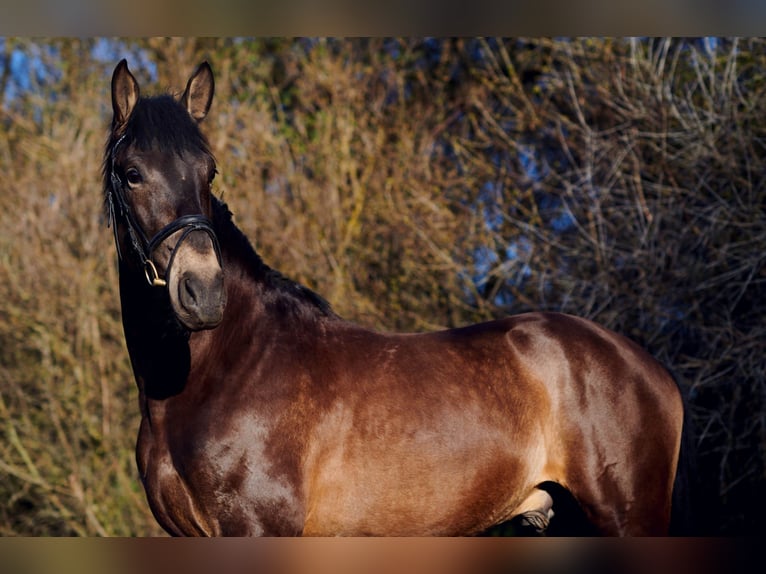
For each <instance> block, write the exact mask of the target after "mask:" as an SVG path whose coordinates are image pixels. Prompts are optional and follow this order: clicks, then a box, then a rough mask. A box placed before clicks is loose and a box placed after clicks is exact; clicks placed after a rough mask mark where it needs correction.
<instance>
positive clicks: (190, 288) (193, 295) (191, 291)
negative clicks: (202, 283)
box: [183, 277, 197, 305]
mask: <svg viewBox="0 0 766 574" xmlns="http://www.w3.org/2000/svg"><path fill="white" fill-rule="evenodd" d="M183 284H184V291H186V295H187V297H188V301H189V303H191V304H193V305H194V304H196V303H197V292H196V289H195V287H194V281H193V279H191V278H189V277H187V278H186V279H184V282H183Z"/></svg>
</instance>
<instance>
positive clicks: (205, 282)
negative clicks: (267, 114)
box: [104, 60, 226, 330]
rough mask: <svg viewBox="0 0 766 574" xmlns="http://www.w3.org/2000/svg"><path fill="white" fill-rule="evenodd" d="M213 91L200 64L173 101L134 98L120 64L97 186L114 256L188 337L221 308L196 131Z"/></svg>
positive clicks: (208, 159) (207, 171)
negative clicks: (142, 278)
mask: <svg viewBox="0 0 766 574" xmlns="http://www.w3.org/2000/svg"><path fill="white" fill-rule="evenodd" d="M213 91H214V84H213V74H212V71H211V70H210V66H208V64H207V63H206V62H205V63H203V64H201V65H200V66H199V67H198V68H197V70H196V71H195V72H194V74H192V76H191V78H190V79H189V81H188V83H187V85H186V90H185V91H184V93H183V95H182V96H181V97H180V98H179V99H175V98H173V97H171V96H158V97H153V98H141V97H140V92H139V87H138V82H136V79H135V78H134V77H133V75H132V74H131V73H130V71H129V70H128V66H127V63H126V62H125V60H122V61H121V62H120V63H119V64H118V65H117V67H116V68H115V70H114V74H113V76H112V108H113V111H114V117H113V119H112V129H111V133H110V137H109V142H108V144H107V149H106V159H105V163H104V176H105V177H104V179H105V189H106V200H107V207H108V209H109V216H110V222H111V224H112V225H114V228H115V240H116V242H117V250H118V253H119V254H120V257H121V258H122V259H123V261H124V262H125V264H126V265H127V266H129V267H130V268H131V269H133V271H134V272H137V273H140V272H143V273H145V275H146V278H147V281H148V282H149V284H150V285H152V286H153V287H154V288H158V289H167V290H168V295H169V297H170V303H171V305H172V307H173V310H174V312H175V314H176V316H177V317H178V319H179V320H180V321H181V323H182V324H183V325H184V326H186V327H187V328H189V329H191V330H200V329H210V328H213V327H215V326H217V325H218V324H219V323H220V322H221V319H222V317H223V309H224V306H225V302H226V296H225V290H224V285H223V269H222V263H221V252H220V247H219V245H218V239H217V237H216V234H215V230H214V228H213V223H212V222H211V220H210V219H209V217H210V215H211V192H210V187H211V183H212V181H213V177H214V176H215V173H216V169H215V159H214V158H213V156H212V154H211V153H210V150H209V146H208V143H207V141H206V140H205V137H204V136H203V135H202V133H201V132H200V130H199V126H198V123H199V122H200V121H202V120H203V119H204V117H205V115H206V114H207V112H208V110H209V108H210V103H211V102H212V99H213Z"/></svg>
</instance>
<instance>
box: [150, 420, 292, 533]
mask: <svg viewBox="0 0 766 574" xmlns="http://www.w3.org/2000/svg"><path fill="white" fill-rule="evenodd" d="M244 427H246V428H244ZM146 438H147V439H148V440H149V441H152V437H146ZM154 439H155V440H154V442H155V444H154V445H153V447H152V448H151V449H141V448H139V453H140V452H141V450H151V451H152V452H153V454H152V456H149V457H147V461H146V468H147V472H146V473H145V474H146V480H145V484H146V488H147V494H148V495H149V499H150V503H151V504H152V508H153V510H154V509H155V506H156V507H159V508H161V509H163V510H164V512H165V513H168V514H171V515H174V516H171V519H173V520H175V521H176V522H178V521H185V520H186V517H193V518H194V520H196V521H197V522H204V523H205V524H208V525H209V527H208V528H209V530H210V531H207V532H206V533H208V534H216V535H236V536H245V535H271V534H289V535H295V534H300V532H301V530H302V527H303V504H302V501H301V497H300V496H299V494H298V493H299V492H300V488H299V487H298V485H296V484H295V483H294V481H291V480H289V479H288V478H287V477H288V475H289V473H287V472H285V469H282V468H279V465H278V464H276V462H275V461H274V460H272V457H271V456H270V453H269V449H268V444H269V434H268V432H267V431H266V429H265V428H264V427H262V426H260V425H257V424H248V425H243V428H234V429H232V430H231V431H230V432H226V433H221V432H207V433H202V432H199V431H197V432H191V431H187V433H185V434H180V435H178V434H171V435H169V436H168V437H165V440H163V441H157V440H156V437H154ZM152 497H153V498H154V499H155V500H154V502H153V501H152ZM155 514H158V513H157V512H156V511H155ZM161 522H162V521H161ZM163 526H164V523H163ZM169 530H171V531H172V530H173V529H172V528H170V529H169ZM184 530H186V529H184ZM196 530H197V529H196V528H193V529H192V531H191V532H186V531H184V532H183V534H197V533H198V532H196ZM205 530H208V529H207V528H206V529H205Z"/></svg>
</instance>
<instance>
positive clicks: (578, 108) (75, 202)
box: [0, 38, 766, 536]
mask: <svg viewBox="0 0 766 574" xmlns="http://www.w3.org/2000/svg"><path fill="white" fill-rule="evenodd" d="M123 57H125V58H127V59H128V61H129V64H130V66H131V69H132V71H133V72H134V74H135V75H136V77H137V78H138V80H139V83H140V84H141V86H142V89H143V90H144V92H145V93H146V92H150V93H158V92H166V91H168V90H171V89H172V90H177V91H180V90H182V89H183V87H184V85H185V82H186V79H187V78H188V76H189V74H190V73H191V72H192V70H193V69H194V67H195V66H196V65H197V64H198V63H199V62H200V61H201V60H203V59H207V60H209V61H210V63H211V65H212V67H213V70H214V72H215V76H216V99H215V101H214V104H213V108H212V111H211V114H210V115H209V116H208V118H207V119H206V120H205V122H204V124H203V128H204V131H205V133H206V134H207V135H208V137H209V139H210V142H211V145H212V148H213V150H214V153H215V155H216V157H217V159H218V163H219V166H218V169H219V172H220V175H219V177H218V178H217V179H216V184H215V191H216V193H217V194H218V195H220V196H222V197H223V199H224V200H225V201H226V202H228V203H229V205H230V207H231V208H232V210H233V212H234V213H235V220H236V222H237V223H238V225H239V226H240V227H241V228H242V229H243V230H244V231H245V232H246V233H247V235H248V236H249V237H250V238H251V239H252V241H253V243H254V245H255V246H256V248H257V250H258V251H259V252H260V253H261V255H262V256H263V257H264V259H265V260H266V261H267V262H268V263H270V264H271V265H273V266H275V267H277V268H278V269H280V270H281V271H283V272H284V273H286V274H287V275H289V276H291V277H293V278H294V279H297V280H299V281H301V282H303V283H305V284H306V285H308V286H310V287H311V288H313V289H315V290H317V291H318V292H319V293H321V294H323V295H324V296H325V297H326V298H327V299H328V300H329V301H330V302H331V303H332V304H333V306H334V307H335V309H336V311H338V312H339V313H340V314H341V315H343V316H345V317H346V318H348V319H352V320H355V321H357V322H360V323H362V324H364V325H367V326H370V327H374V328H378V329H388V330H430V329H436V328H441V327H451V326H458V325H465V324H467V323H471V322H476V321H481V320H486V319H491V318H494V317H501V316H504V315H508V314H511V313H519V312H523V311H528V310H537V309H549V310H559V311H565V312H569V313H574V314H577V315H581V316H585V317H589V318H591V319H594V320H596V321H598V322H600V323H602V324H604V325H606V326H608V327H610V328H612V329H614V330H616V331H618V332H621V333H624V334H626V335H628V336H629V337H631V338H632V339H634V340H636V341H637V342H639V343H640V344H642V345H643V346H645V347H646V348H647V349H648V350H649V351H650V352H652V353H653V354H654V355H655V356H656V357H657V358H659V360H661V361H662V362H663V363H665V364H666V365H667V366H668V367H669V368H670V369H671V370H672V371H673V372H674V373H675V375H676V376H677V377H678V379H679V381H680V383H681V385H682V386H683V388H684V389H685V390H686V391H687V394H688V397H689V405H690V409H691V413H692V416H693V421H694V426H695V441H696V444H697V447H698V451H699V452H698V457H699V460H698V465H699V466H698V470H697V475H698V477H699V478H700V480H701V482H702V484H703V489H704V496H705V500H704V508H703V511H702V516H703V517H704V522H705V530H706V532H708V533H711V534H722V535H738V534H754V533H764V532H765V531H766V528H764V519H763V516H764V513H765V512H766V507H765V506H766V505H764V498H765V497H764V496H763V494H762V492H763V490H764V487H766V484H765V481H764V478H765V477H764V472H765V469H764V451H765V450H766V425H765V423H766V420H765V415H766V404H765V402H766V401H765V399H766V391H765V389H766V321H765V319H766V312H765V310H766V287H765V285H766V267H765V266H764V259H765V258H766V193H765V190H764V183H763V181H764V179H763V175H764V168H765V167H766V163H765V162H766V150H765V148H764V144H765V143H766V140H765V139H764V137H765V136H766V119H764V118H765V117H766V116H765V115H764V113H763V112H764V109H766V107H765V106H764V93H765V90H766V81H764V73H766V72H764V70H766V42H765V41H764V40H762V39H724V38H701V39H694V38H686V39H609V38H606V39H577V40H572V39H539V38H531V39H502V40H500V39H422V38H418V39H383V38H376V39H354V40H346V39H263V40H262V39H232V38H226V39H215V38H205V39H194V38H173V39H168V38H146V39H140V40H135V39H120V38H110V39H103V38H100V39H96V38H90V39H71V38H70V39H51V40H45V41H41V40H30V39H24V38H21V39H16V38H14V39H12V38H5V39H0V97H1V98H2V100H0V134H1V135H0V173H1V174H2V177H0V424H1V425H2V430H0V534H4V535H120V536H125V535H127V536H130V535H156V534H160V533H161V531H160V529H159V527H158V526H157V524H156V523H155V521H154V520H153V518H152V517H151V514H150V512H149V510H148V507H147V505H146V503H145V499H144V494H143V490H142V488H141V486H140V484H139V483H138V480H137V472H136V469H135V462H134V454H133V449H134V442H135V436H136V432H137V427H138V417H139V414H138V405H137V393H136V391H135V385H134V382H133V380H132V375H131V372H130V368H129V363H128V357H127V352H126V350H125V345H124V340H123V336H122V325H121V322H120V311H119V300H118V297H119V294H118V289H117V275H116V255H115V251H114V247H113V243H112V237H111V233H110V231H109V230H108V229H107V228H106V226H105V220H104V216H103V210H102V190H101V187H100V185H101V183H100V182H101V178H100V167H101V161H102V154H103V144H104V141H105V138H106V134H107V125H108V122H109V121H110V118H111V105H110V96H109V79H110V76H111V72H112V70H113V68H114V66H115V65H116V63H117V62H118V61H119V59H121V58H123ZM615 424H620V421H615ZM646 424H647V425H649V424H652V421H646Z"/></svg>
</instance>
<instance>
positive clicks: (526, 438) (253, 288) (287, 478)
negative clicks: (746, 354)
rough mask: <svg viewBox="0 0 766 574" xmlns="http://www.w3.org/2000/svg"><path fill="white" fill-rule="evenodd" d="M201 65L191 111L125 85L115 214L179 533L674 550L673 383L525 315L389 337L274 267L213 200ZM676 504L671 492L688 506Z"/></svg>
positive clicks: (180, 101) (207, 86)
mask: <svg viewBox="0 0 766 574" xmlns="http://www.w3.org/2000/svg"><path fill="white" fill-rule="evenodd" d="M214 91H215V87H214V79H213V72H212V70H211V68H210V65H209V64H208V63H207V62H203V63H202V64H200V65H199V66H198V67H197V68H196V70H195V71H194V72H193V73H192V75H191V76H190V77H189V79H188V82H187V85H186V88H185V90H184V92H183V94H182V95H180V96H175V95H171V94H169V93H168V94H163V95H154V96H151V97H145V96H142V95H141V93H140V89H139V85H138V82H137V81H136V79H135V77H134V76H133V75H132V73H131V72H130V71H129V69H128V65H127V62H126V61H125V60H122V61H121V62H119V64H118V65H117V66H116V68H115V70H114V72H113V75H112V81H111V98H112V109H113V118H112V122H111V129H110V130H109V135H108V139H107V144H106V148H105V153H104V164H103V179H104V193H105V200H104V202H105V209H106V211H107V215H108V222H109V225H110V226H111V227H112V228H113V232H114V240H115V245H116V250H117V255H118V266H119V293H120V303H121V312H122V322H123V327H124V333H125V342H126V346H127V350H128V353H129V357H130V363H131V366H132V370H133V374H134V377H135V381H136V384H137V386H138V395H139V405H140V412H141V422H140V428H139V431H138V440H137V444H136V462H137V466H138V472H139V475H140V479H141V482H142V484H143V487H144V489H145V491H146V497H147V501H148V504H149V506H150V508H151V511H152V513H153V515H154V517H155V518H156V520H157V521H158V522H159V524H160V525H161V526H162V527H163V528H164V529H165V530H166V531H167V532H168V533H169V534H171V535H179V536H180V535H204V536H229V535H230V536H250V535H252V536H256V535H265V536H281V535H284V536H300V535H303V536H325V535H333V536H463V535H475V534H480V533H483V532H486V531H487V530H489V529H491V528H493V527H495V526H496V525H499V524H506V523H508V521H512V522H513V521H516V522H517V523H518V522H520V523H521V525H522V526H523V527H524V528H528V529H529V532H530V533H532V534H545V533H546V531H547V529H548V528H549V527H550V526H551V523H552V522H555V521H556V520H557V519H558V515H557V516H556V517H555V518H554V515H555V514H556V513H557V511H558V512H561V509H563V508H565V505H562V506H558V505H557V504H558V503H557V502H556V500H557V498H558V495H557V493H558V492H564V493H567V495H568V496H570V497H571V498H572V499H573V500H574V501H575V502H576V507H577V508H578V509H580V511H581V512H582V514H583V516H584V517H585V519H586V520H587V524H588V525H589V526H590V527H591V528H592V529H593V532H594V533H597V534H601V535H606V536H635V535H638V536H640V535H666V534H668V529H669V525H670V520H671V512H672V506H673V504H672V499H673V496H674V482H675V480H676V478H677V469H678V467H679V459H680V456H681V454H680V450H681V438H682V431H683V429H684V406H683V401H682V397H681V394H680V390H679V386H678V385H677V383H676V381H675V379H674V378H673V377H672V376H671V375H670V373H669V372H668V371H667V370H666V369H665V368H664V367H663V366H662V365H661V364H660V363H659V362H658V361H656V360H655V359H654V358H653V357H652V356H650V355H649V354H648V353H647V352H646V351H645V350H643V349H642V348H641V347H640V346H638V345H637V344H635V343H634V342H632V341H631V340H629V339H627V338H626V337H624V336H622V335H619V334H617V333H615V332H612V331H610V330H607V329H606V328H604V327H602V326H599V325H598V324H596V323H594V322H591V321H589V320H586V319H584V318H578V317H575V316H571V315H565V314H561V313H554V312H529V313H525V314H520V315H514V316H510V317H506V318H503V319H498V320H493V321H489V322H484V323H479V324H473V325H468V326H464V327H460V328H453V329H449V330H442V331H434V332H425V333H393V332H379V331H374V330H371V329H369V328H365V327H363V326H360V325H357V324H355V323H353V322H351V321H348V320H345V319H343V318H341V317H340V316H339V315H337V314H336V313H335V312H334V311H333V310H332V307H331V306H330V304H329V303H328V302H327V301H326V300H325V299H323V298H322V297H321V296H319V295H318V294H316V293H315V292H313V291H312V290H310V289H308V288H306V287H305V286H303V285H301V284H299V283H297V282H294V281H292V280H290V279H288V278H287V277H286V276H284V275H283V274H281V273H280V272H278V271H276V270H274V269H273V268H271V267H269V266H268V265H267V264H266V263H264V261H263V260H262V259H261V257H260V256H259V255H258V254H257V252H256V251H255V249H254V248H253V246H252V244H251V243H250V241H249V240H248V238H247V237H246V236H245V235H244V233H243V232H242V231H241V230H240V229H239V228H238V227H237V226H236V225H235V223H234V221H233V215H232V213H231V211H230V210H229V208H228V206H227V205H226V204H225V203H224V202H223V201H222V200H221V199H219V198H217V197H216V196H215V195H214V194H213V193H212V191H211V186H212V182H213V179H214V177H215V175H216V161H215V159H214V157H213V154H212V152H211V149H210V145H209V143H208V141H207V139H206V138H205V136H204V135H203V133H202V131H201V128H200V123H201V122H202V121H203V120H204V118H205V117H206V116H207V114H208V112H209V110H210V107H211V103H212V100H213V95H214ZM675 494H677V493H675Z"/></svg>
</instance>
